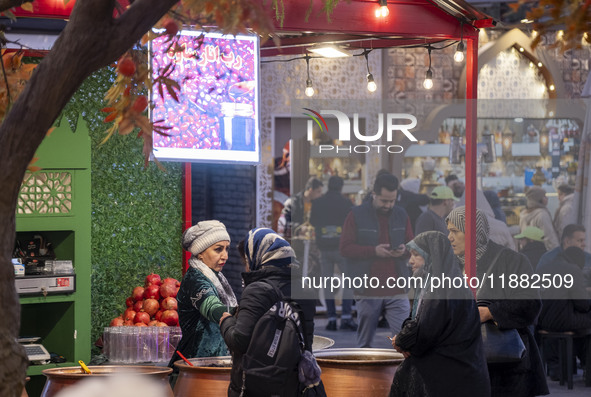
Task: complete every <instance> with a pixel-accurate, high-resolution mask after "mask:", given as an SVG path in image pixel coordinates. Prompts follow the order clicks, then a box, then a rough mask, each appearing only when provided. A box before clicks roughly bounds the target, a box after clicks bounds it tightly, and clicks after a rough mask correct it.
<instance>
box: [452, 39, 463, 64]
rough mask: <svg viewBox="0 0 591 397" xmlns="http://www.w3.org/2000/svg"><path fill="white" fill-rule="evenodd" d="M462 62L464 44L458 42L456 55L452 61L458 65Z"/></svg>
mask: <svg viewBox="0 0 591 397" xmlns="http://www.w3.org/2000/svg"><path fill="white" fill-rule="evenodd" d="M463 60H464V42H463V41H461V40H460V42H459V43H458V48H456V53H455V54H454V61H455V62H456V63H460V62H462V61H463Z"/></svg>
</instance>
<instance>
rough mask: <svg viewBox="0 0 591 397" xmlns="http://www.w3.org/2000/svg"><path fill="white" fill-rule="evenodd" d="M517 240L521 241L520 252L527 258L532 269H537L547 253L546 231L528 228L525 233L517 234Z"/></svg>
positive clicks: (524, 230)
mask: <svg viewBox="0 0 591 397" xmlns="http://www.w3.org/2000/svg"><path fill="white" fill-rule="evenodd" d="M515 238H516V239H517V240H518V241H519V252H521V253H522V254H523V255H525V256H527V259H529V263H530V265H531V267H532V268H533V269H535V268H536V267H537V266H538V262H539V261H540V258H541V257H542V255H544V254H545V253H546V246H545V245H544V231H543V230H542V229H540V228H539V227H535V226H528V227H526V228H525V229H523V232H521V233H519V234H516V235H515Z"/></svg>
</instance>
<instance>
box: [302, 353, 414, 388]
mask: <svg viewBox="0 0 591 397" xmlns="http://www.w3.org/2000/svg"><path fill="white" fill-rule="evenodd" d="M314 355H315V356H316V361H317V362H318V365H319V366H320V368H321V369H322V382H323V383H324V388H325V389H326V394H327V395H329V396H340V397H344V396H364V397H369V396H380V397H383V396H387V395H388V393H389V392H390V386H391V385H392V379H393V378H394V374H395V373H396V369H397V368H398V366H399V365H400V364H401V363H402V361H403V360H404V357H403V356H402V354H400V353H397V352H396V351H394V350H389V349H326V350H319V351H315V352H314Z"/></svg>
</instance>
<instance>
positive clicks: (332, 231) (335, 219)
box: [310, 190, 353, 250]
mask: <svg viewBox="0 0 591 397" xmlns="http://www.w3.org/2000/svg"><path fill="white" fill-rule="evenodd" d="M351 207H353V203H352V202H351V200H348V199H347V198H345V197H344V196H343V195H342V194H341V193H340V192H338V191H333V190H329V191H328V192H326V194H325V195H324V196H322V197H319V198H317V199H316V200H314V201H312V210H311V211H310V223H311V224H312V226H314V228H315V234H316V246H317V247H318V248H319V249H321V250H330V249H334V250H338V249H339V241H340V239H341V233H342V231H343V223H345V219H346V218H347V215H349V211H351Z"/></svg>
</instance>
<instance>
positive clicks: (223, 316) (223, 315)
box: [220, 312, 232, 325]
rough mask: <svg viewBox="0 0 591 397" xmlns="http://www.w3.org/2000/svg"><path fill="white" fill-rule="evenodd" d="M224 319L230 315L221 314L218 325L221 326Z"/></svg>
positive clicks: (226, 313)
mask: <svg viewBox="0 0 591 397" xmlns="http://www.w3.org/2000/svg"><path fill="white" fill-rule="evenodd" d="M226 317H232V315H231V314H230V313H228V312H224V314H222V318H220V325H222V322H223V321H224V319H225V318H226Z"/></svg>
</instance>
